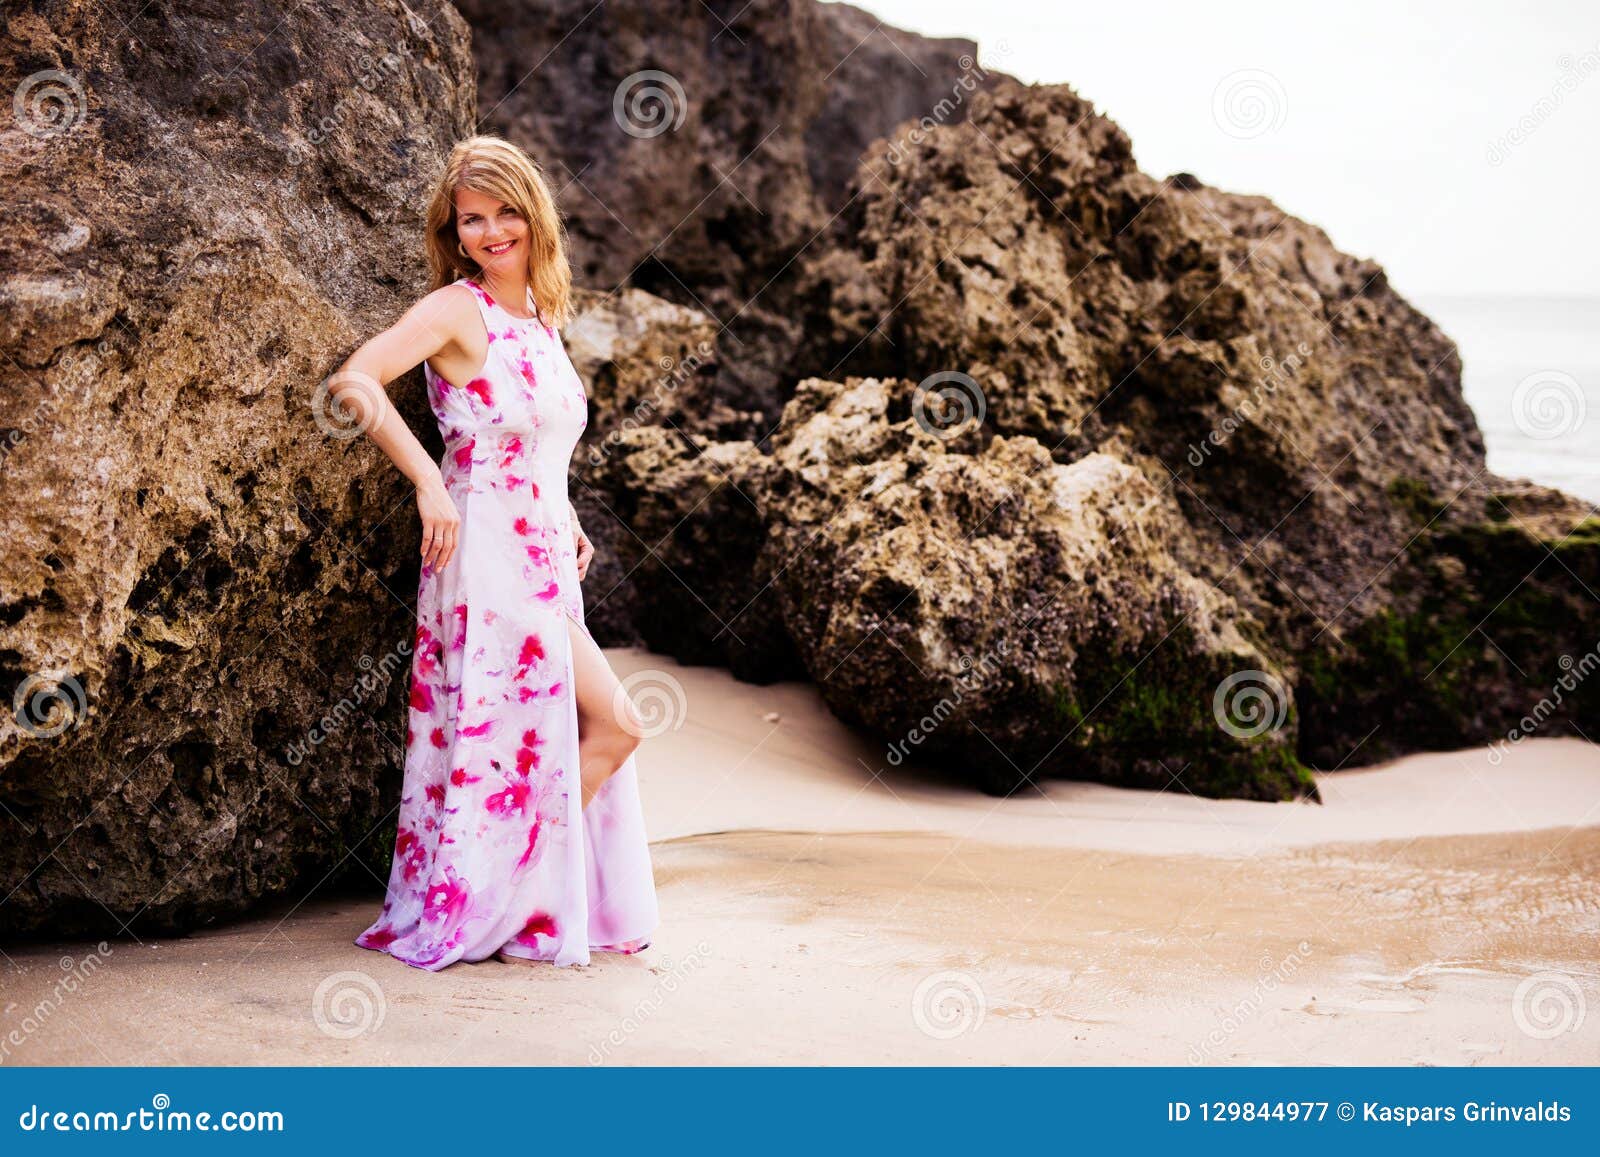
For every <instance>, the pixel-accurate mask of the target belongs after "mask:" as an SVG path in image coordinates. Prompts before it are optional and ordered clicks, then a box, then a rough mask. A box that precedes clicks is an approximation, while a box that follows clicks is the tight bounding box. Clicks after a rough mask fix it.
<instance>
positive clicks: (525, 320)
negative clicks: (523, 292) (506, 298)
mask: <svg viewBox="0 0 1600 1157" xmlns="http://www.w3.org/2000/svg"><path fill="white" fill-rule="evenodd" d="M461 281H464V282H466V283H467V284H468V285H470V286H472V287H473V288H474V289H476V290H477V291H478V292H479V293H481V294H483V296H484V297H485V298H486V299H487V300H488V302H489V305H490V306H491V307H492V308H494V309H497V310H499V311H500V312H501V313H502V314H504V315H505V316H506V317H508V318H510V319H511V320H512V321H514V322H516V323H517V324H518V325H528V324H530V323H533V322H538V323H539V325H540V326H542V327H543V328H545V329H549V328H550V327H549V326H547V325H545V324H544V322H543V321H541V320H540V318H539V313H538V309H537V306H536V307H535V310H534V314H533V316H532V317H518V316H517V315H516V314H514V313H512V312H511V311H510V310H509V309H507V308H506V307H505V306H503V305H501V304H500V302H499V301H498V300H497V299H496V298H495V296H494V294H492V293H490V292H489V290H488V289H487V288H486V287H485V286H483V285H481V284H479V282H478V281H477V279H476V278H472V277H463V278H461ZM528 297H529V299H530V300H531V299H532V297H533V294H532V292H530V293H529V294H528Z"/></svg>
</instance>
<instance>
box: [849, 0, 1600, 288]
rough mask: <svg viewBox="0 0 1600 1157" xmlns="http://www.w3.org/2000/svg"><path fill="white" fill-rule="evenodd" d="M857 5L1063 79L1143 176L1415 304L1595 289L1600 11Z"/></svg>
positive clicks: (1481, 3) (1041, 76) (1220, 3)
mask: <svg viewBox="0 0 1600 1157" xmlns="http://www.w3.org/2000/svg"><path fill="white" fill-rule="evenodd" d="M859 6H861V7H865V8H867V9H868V10H869V11H871V12H873V13H875V14H876V15H878V16H879V17H881V18H882V19H883V20H885V21H887V22H888V23H890V24H895V25H898V26H900V27H902V28H909V29H912V30H915V31H917V32H921V33H924V34H927V35H934V36H955V35H962V36H968V37H970V38H972V39H975V40H977V41H978V44H979V61H980V63H981V64H982V65H983V66H984V67H987V68H993V69H997V70H999V71H1002V72H1008V73H1010V74H1011V75H1013V76H1016V77H1018V78H1019V79H1022V80H1025V81H1037V82H1044V83H1056V82H1063V81H1064V82H1066V83H1068V84H1071V85H1072V86H1073V88H1075V89H1076V90H1077V91H1078V92H1079V93H1080V94H1081V95H1082V96H1085V97H1087V98H1088V99H1090V100H1092V101H1093V102H1094V103H1095V106H1096V108H1097V109H1099V110H1100V111H1101V112H1103V113H1105V114H1107V115H1108V116H1110V117H1111V118H1112V119H1113V120H1115V121H1117V123H1118V124H1120V125H1121V126H1122V127H1123V129H1124V130H1126V131H1127V133H1128V135H1129V136H1130V137H1131V138H1132V139H1133V148H1134V156H1135V157H1136V158H1137V160H1138V162H1139V165H1140V167H1141V168H1142V169H1144V170H1145V171H1146V172H1148V173H1150V174H1152V175H1154V176H1156V177H1158V178H1159V177H1165V176H1167V175H1168V174H1170V173H1173V172H1176V171H1179V170H1185V169H1186V170H1188V171H1190V172H1192V173H1195V174H1196V175H1197V176H1199V177H1200V178H1201V179H1202V180H1204V181H1206V182H1207V183H1209V184H1213V185H1217V186H1219V187H1221V188H1225V189H1231V190H1236V191H1239V192H1251V193H1263V194H1265V195H1267V196H1269V197H1271V198H1272V199H1273V200H1274V201H1275V202H1276V203H1277V204H1278V205H1280V206H1281V207H1283V208H1284V209H1287V210H1288V211H1289V212H1291V213H1294V214H1295V215H1297V216H1299V217H1304V218H1306V219H1307V220H1309V221H1312V222H1313V223H1315V224H1317V225H1320V226H1321V227H1322V228H1323V229H1325V230H1326V231H1327V232H1328V234H1329V236H1330V237H1332V238H1333V241H1334V244H1336V245H1337V246H1339V248H1341V249H1343V250H1345V251H1346V252H1350V253H1354V254H1356V255H1358V256H1363V257H1373V258H1376V259H1377V260H1378V261H1379V262H1380V263H1382V264H1383V266H1384V267H1385V268H1386V269H1387V270H1388V272H1389V276H1390V279H1391V280H1392V282H1393V283H1394V285H1395V287H1396V288H1397V289H1399V290H1400V291H1401V293H1402V294H1407V295H1412V294H1415V295H1419V296H1422V295H1428V294H1438V293H1449V292H1469V293H1518V294H1533V293H1585V294H1600V220H1597V216H1600V215H1597V212H1596V204H1597V201H1600V0H1528V3H1526V4H1518V5H1513V4H1511V3H1500V4H1496V3H1491V2H1489V0H1465V2H1462V3H1454V4H1452V3H1446V2H1444V0H1421V2H1417V0H1386V2H1373V0H1353V2H1347V3H1342V4H1337V5H1333V4H1317V5H1299V4H1293V3H1285V2H1284V0H1276V2H1273V3H1266V2H1261V3H1257V2H1248V0H1217V2H1216V3H1211V4H1205V3H1195V2H1194V0H1184V2H1181V3H1180V2H1177V0H1157V2H1138V0H1127V2H1125V3H1105V2H1104V0H1101V2H1097V3H1092V4H1091V3H1083V2H1080V0H983V2H982V3H979V4H974V3H972V2H971V0H861V3H860V5H859ZM1541 105H1543V106H1545V107H1543V108H1541Z"/></svg>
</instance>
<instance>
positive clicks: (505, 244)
mask: <svg viewBox="0 0 1600 1157" xmlns="http://www.w3.org/2000/svg"><path fill="white" fill-rule="evenodd" d="M515 244H516V242H515V241H502V242H500V244H498V245H485V246H484V248H485V249H486V250H488V251H489V252H490V253H493V254H494V255H495V256H496V257H498V256H500V254H502V253H504V252H505V251H506V250H508V249H510V248H511V247H512V246H513V245H515Z"/></svg>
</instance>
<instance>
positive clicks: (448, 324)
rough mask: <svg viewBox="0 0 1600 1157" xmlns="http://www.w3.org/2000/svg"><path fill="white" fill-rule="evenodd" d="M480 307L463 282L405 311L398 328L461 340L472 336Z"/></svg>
mask: <svg viewBox="0 0 1600 1157" xmlns="http://www.w3.org/2000/svg"><path fill="white" fill-rule="evenodd" d="M477 317H478V307H477V303H476V302H474V301H473V298H472V290H470V289H468V288H467V287H466V286H465V285H462V284H461V283H460V282H453V283H452V284H450V285H443V286H440V287H439V288H438V289H435V290H433V291H432V292H431V293H429V294H427V295H426V296H425V297H422V298H420V299H419V300H418V301H417V302H416V303H415V304H414V305H412V307H411V308H410V309H408V310H406V312H405V315H404V316H403V317H401V318H400V320H399V322H397V323H396V324H397V325H400V326H404V327H407V328H426V329H430V330H433V331H434V332H436V333H438V334H440V335H441V336H444V337H447V338H452V339H454V338H460V337H462V336H465V335H467V334H469V333H471V332H472V330H471V326H472V325H473V324H474V323H475V322H476V321H477Z"/></svg>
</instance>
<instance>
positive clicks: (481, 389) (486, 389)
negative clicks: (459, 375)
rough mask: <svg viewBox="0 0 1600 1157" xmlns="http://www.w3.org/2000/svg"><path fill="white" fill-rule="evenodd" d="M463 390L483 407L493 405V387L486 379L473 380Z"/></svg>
mask: <svg viewBox="0 0 1600 1157" xmlns="http://www.w3.org/2000/svg"><path fill="white" fill-rule="evenodd" d="M464 388H465V389H466V391H467V393H469V394H471V395H473V396H474V397H476V398H477V399H478V400H479V401H480V402H482V403H483V404H484V405H485V406H492V405H494V387H493V386H491V385H490V384H489V380H488V379H487V378H473V379H472V380H471V381H470V382H468V383H467V384H466V386H465V387H464Z"/></svg>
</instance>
